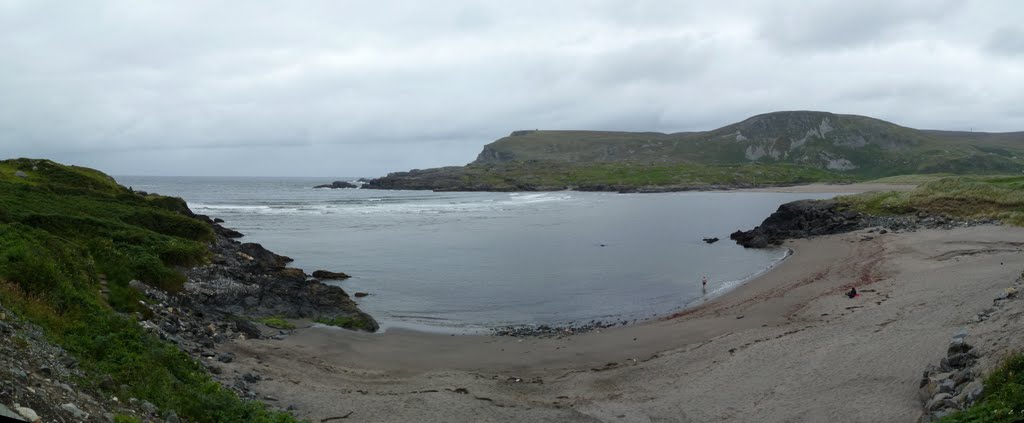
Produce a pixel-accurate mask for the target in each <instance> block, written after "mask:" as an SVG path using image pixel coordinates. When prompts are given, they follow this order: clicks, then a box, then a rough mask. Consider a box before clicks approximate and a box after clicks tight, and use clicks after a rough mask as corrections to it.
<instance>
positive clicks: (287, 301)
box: [177, 237, 377, 331]
mask: <svg viewBox="0 0 1024 423" xmlns="http://www.w3.org/2000/svg"><path fill="white" fill-rule="evenodd" d="M210 250H211V255H212V260H211V263H210V264H208V265H205V266H199V267H195V268H193V269H190V270H188V271H187V272H186V276H187V278H188V282H187V283H186V284H185V292H184V293H182V294H180V295H178V296H179V297H180V298H178V299H177V302H179V303H180V304H181V305H184V306H186V307H190V308H192V309H193V310H195V311H200V312H203V313H206V314H212V315H241V316H251V317H264V316H280V317H286V318H307V319H316V318H336V317H345V316H349V317H359V318H362V319H364V320H367V321H369V322H372V324H370V325H369V328H370V329H371V331H375V330H376V329H377V323H376V322H375V321H374V320H373V318H372V317H370V316H368V315H366V313H363V312H362V311H361V310H359V308H358V307H357V306H356V304H355V302H353V301H352V299H351V298H349V296H348V294H347V293H346V292H345V291H344V290H342V289H341V288H339V287H336V286H331V285H326V284H323V283H320V282H319V281H317V280H315V279H311V278H309V277H308V276H307V275H306V273H305V272H303V271H302V269H295V268H285V267H284V266H285V265H286V264H287V263H288V262H290V261H292V260H291V259H290V258H288V257H285V256H281V255H278V254H275V253H273V252H271V251H269V250H267V249H266V248H263V246H261V245H259V244H256V243H239V242H238V241H234V240H232V239H229V238H225V237H218V238H217V239H216V241H214V242H213V243H211V245H210ZM337 275H344V274H343V273H337ZM345 276H348V275H345Z"/></svg>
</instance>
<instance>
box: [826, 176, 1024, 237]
mask: <svg viewBox="0 0 1024 423" xmlns="http://www.w3.org/2000/svg"><path fill="white" fill-rule="evenodd" d="M839 201H841V202H842V203H844V204H845V205H847V206H848V207H850V208H852V209H855V210H858V211H861V212H865V213H868V214H873V215H903V214H913V213H924V214H928V215H944V216H949V217H955V218H964V219H995V220H1000V221H1003V222H1006V223H1010V224H1013V225H1018V226H1024V176H958V177H947V178H941V179H938V180H934V181H931V182H926V183H924V184H921V185H920V186H918V187H917V188H916V189H914V190H913V191H907V192H870V193H864V194H857V195H852V196H846V197H840V198H839Z"/></svg>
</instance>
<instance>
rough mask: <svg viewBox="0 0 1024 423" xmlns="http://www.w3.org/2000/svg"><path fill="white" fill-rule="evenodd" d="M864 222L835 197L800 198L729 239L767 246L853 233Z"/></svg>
mask: <svg viewBox="0 0 1024 423" xmlns="http://www.w3.org/2000/svg"><path fill="white" fill-rule="evenodd" d="M862 224H863V216H862V215H861V214H860V213H858V212H856V211H852V210H840V207H839V203H838V202H836V201H834V200H799V201H794V202H791V203H786V204H783V205H781V206H779V209H778V210H776V211H775V213H772V214H771V216H768V218H767V219H765V220H764V222H762V223H761V225H760V226H758V227H756V228H754V229H751V230H749V231H736V232H733V233H732V234H731V235H729V238H731V239H733V240H734V241H736V243H737V244H740V245H742V246H744V247H746V248H765V247H768V246H771V245H779V244H782V241H784V240H786V239H791V238H807V237H811V236H818V235H831V234H837V233H843V232H850V231H852V230H856V229H858V228H860V227H861V226H862Z"/></svg>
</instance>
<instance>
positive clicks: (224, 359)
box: [217, 352, 235, 363]
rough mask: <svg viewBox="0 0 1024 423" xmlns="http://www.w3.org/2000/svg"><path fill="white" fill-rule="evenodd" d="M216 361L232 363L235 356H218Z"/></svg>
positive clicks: (225, 354)
mask: <svg viewBox="0 0 1024 423" xmlns="http://www.w3.org/2000/svg"><path fill="white" fill-rule="evenodd" d="M217 361H219V362H221V363H230V362H232V361H235V354H234V353H229V352H227V353H221V354H218V355H217Z"/></svg>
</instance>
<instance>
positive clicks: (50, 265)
mask: <svg viewBox="0 0 1024 423" xmlns="http://www.w3.org/2000/svg"><path fill="white" fill-rule="evenodd" d="M16 172H22V173H23V174H24V177H22V176H16V174H15V173H16ZM187 210H188V209H187V207H186V205H185V203H184V201H182V200H181V199H177V198H169V197H161V196H156V195H141V194H139V193H135V192H132V191H130V190H128V189H126V188H124V187H121V186H120V185H118V184H117V183H116V182H115V181H114V180H113V179H112V178H110V177H108V176H106V175H104V174H102V173H100V172H97V171H94V170H91V169H84V168H79V167H74V166H64V165H60V164H57V163H54V162H51V161H47V160H29V159H18V160H7V161H2V162H0V302H2V303H3V304H4V306H6V307H8V308H10V309H12V310H13V311H15V312H16V313H18V314H20V315H21V316H23V317H24V318H27V319H28V320H30V321H32V322H33V323H36V324H38V325H40V326H41V327H42V328H43V329H44V330H45V331H46V333H47V336H48V337H49V339H50V340H51V341H53V342H55V343H57V344H59V345H61V346H63V347H64V348H65V349H66V350H67V351H68V352H70V353H71V354H73V355H75V356H76V357H77V358H78V360H79V366H80V367H81V368H82V369H83V370H85V372H86V374H88V375H89V376H88V377H87V378H86V379H85V380H82V381H81V383H83V384H85V385H91V386H94V387H96V386H99V382H100V381H101V380H103V379H104V378H105V377H110V378H111V379H112V380H113V382H114V386H119V387H120V388H118V389H117V390H116V391H115V392H112V394H116V395H117V396H119V397H121V398H128V397H135V398H140V399H145V400H148V401H150V402H151V403H153V404H155V405H157V406H158V407H160V408H161V409H164V410H175V411H176V412H177V413H178V414H179V415H180V416H182V417H185V418H187V419H189V420H193V421H207V422H222V421H264V422H270V421H275V422H278V421H280V422H284V421H293V420H294V419H293V418H292V417H291V416H290V415H287V414H279V413H273V412H270V411H267V410H266V409H265V408H264V407H263V405H262V404H259V403H256V402H248V401H242V400H239V398H238V397H237V396H235V394H234V393H232V392H231V391H229V390H227V389H224V388H223V387H221V386H220V385H219V384H218V383H216V382H215V381H213V380H212V379H210V377H209V375H208V374H207V373H206V371H205V369H204V368H203V366H202V365H201V364H200V363H198V362H196V361H193V360H192V359H191V358H190V357H189V356H188V355H186V354H185V353H183V352H181V351H180V350H178V349H177V347H175V346H173V345H171V344H169V343H167V342H163V341H160V340H159V339H157V338H156V337H155V336H153V335H151V334H148V333H146V332H144V331H143V330H142V329H141V328H140V327H139V325H138V324H137V323H136V322H135V320H134V318H133V317H132V316H134V312H144V311H145V310H146V309H145V308H143V307H141V306H140V305H139V301H141V300H143V298H142V296H141V295H140V294H139V293H137V292H136V291H135V290H133V289H131V288H129V286H128V282H129V281H130V280H132V279H139V280H142V281H143V282H145V283H147V284H150V285H153V286H158V287H161V288H163V289H166V290H169V291H176V290H180V289H181V287H182V284H183V283H184V277H183V276H182V275H181V274H179V273H178V272H176V271H175V270H173V268H172V267H173V266H189V265H194V264H199V263H203V262H204V261H205V260H207V257H206V256H207V249H206V247H205V242H206V241H209V240H211V239H213V232H212V229H211V228H210V227H209V225H207V224H205V223H203V222H201V221H199V220H196V219H193V218H191V217H190V216H189V215H188V211H187ZM104 281H105V282H106V284H107V287H108V289H109V291H110V292H109V297H108V298H104V297H103V296H101V294H100V289H101V286H102V283H103V282H104Z"/></svg>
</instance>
